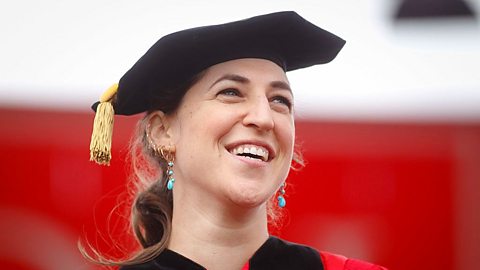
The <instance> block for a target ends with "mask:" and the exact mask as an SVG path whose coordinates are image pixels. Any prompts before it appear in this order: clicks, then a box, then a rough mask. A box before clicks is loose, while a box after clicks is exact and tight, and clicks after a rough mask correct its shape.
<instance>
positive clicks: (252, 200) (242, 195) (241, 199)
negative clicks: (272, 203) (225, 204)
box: [228, 187, 270, 208]
mask: <svg viewBox="0 0 480 270" xmlns="http://www.w3.org/2000/svg"><path fill="white" fill-rule="evenodd" d="M228 197H229V199H230V201H232V202H233V203H234V204H235V205H238V206H241V207H246V208H253V207H258V206H260V205H262V204H264V203H265V202H266V201H267V200H268V199H269V197H270V196H269V194H266V193H265V192H261V191H260V190H258V188H245V187H244V188H240V189H239V188H238V187H237V188H235V189H234V190H230V192H229V196H228Z"/></svg>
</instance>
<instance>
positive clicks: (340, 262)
mask: <svg viewBox="0 0 480 270" xmlns="http://www.w3.org/2000/svg"><path fill="white" fill-rule="evenodd" d="M322 261H326V262H327V265H326V266H327V267H324V263H323V262H322ZM328 265H330V266H328ZM120 269H121V270H205V268H204V267H203V266H201V265H199V264H198V263H196V262H194V261H192V260H190V259H188V258H186V257H184V256H182V255H180V254H178V253H176V252H174V251H172V250H168V249H167V250H165V251H163V252H162V253H161V254H160V255H159V256H157V257H156V258H155V259H153V260H151V261H148V262H146V263H142V264H137V265H131V266H123V267H121V268H120ZM243 269H244V270H273V269H274V270H296V269H298V270H343V269H352V270H353V269H359V270H360V269H362V270H363V269H365V270H367V269H371V270H375V269H379V270H380V269H384V268H382V267H379V266H376V265H373V264H370V263H366V262H362V261H358V260H352V259H347V258H345V257H342V256H338V255H333V254H322V255H320V253H319V252H318V251H316V250H315V249H313V248H311V247H307V246H303V245H299V244H294V243H290V242H287V241H284V240H281V239H279V238H277V237H274V236H270V237H269V238H268V240H267V241H266V242H265V243H264V244H263V245H262V246H261V247H260V248H259V249H258V250H257V251H256V252H255V254H253V256H252V257H251V258H250V260H249V261H248V263H247V264H245V266H244V267H243Z"/></svg>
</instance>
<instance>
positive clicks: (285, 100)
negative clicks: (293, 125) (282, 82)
mask: <svg viewBox="0 0 480 270" xmlns="http://www.w3.org/2000/svg"><path fill="white" fill-rule="evenodd" d="M271 100H272V103H274V104H279V105H282V106H285V107H287V108H288V109H289V110H291V109H292V102H291V101H290V99H288V98H286V97H284V96H275V97H273V98H272V99H271Z"/></svg>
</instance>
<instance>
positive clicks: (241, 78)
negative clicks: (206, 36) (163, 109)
mask: <svg viewBox="0 0 480 270" xmlns="http://www.w3.org/2000/svg"><path fill="white" fill-rule="evenodd" d="M292 106H293V96H292V92H291V90H290V87H289V83H288V80H287V77H286V75H285V72H284V71H283V70H282V69H281V68H280V67H279V66H278V65H276V64H275V63H273V62H270V61H267V60H262V59H239V60H232V61H228V62H224V63H221V64H217V65H214V66H212V67H210V68H209V69H207V70H206V72H205V74H204V76H203V77H202V78H201V79H200V80H199V81H198V82H197V83H196V84H195V85H193V86H192V87H191V88H190V89H189V90H188V91H187V93H186V94H185V96H184V98H183V100H182V102H181V103H180V105H179V107H178V109H177V111H176V112H175V113H173V114H171V115H168V116H167V122H168V132H167V133H168V134H169V138H170V140H171V143H172V144H173V145H175V147H176V154H175V166H174V171H175V179H176V181H175V188H174V197H177V199H179V200H181V201H183V200H193V201H196V202H197V203H198V202H201V203H206V204H209V203H222V204H225V205H236V206H241V207H255V206H259V205H262V204H264V203H265V202H266V201H267V200H268V199H269V198H270V197H271V196H272V195H273V194H274V193H275V191H276V190H277V189H278V187H279V186H280V185H281V183H282V182H283V181H284V180H285V179H286V177H287V174H288V171H289V168H290V164H291V160H292V155H293V146H294V136H295V135H294V134H295V127H294V118H293V107H292ZM175 202H176V203H177V200H176V201H175Z"/></svg>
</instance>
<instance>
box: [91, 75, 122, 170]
mask: <svg viewBox="0 0 480 270" xmlns="http://www.w3.org/2000/svg"><path fill="white" fill-rule="evenodd" d="M117 89H118V84H114V85H112V86H111V87H110V88H108V89H107V91H105V93H103V95H102V96H101V97H100V104H98V107H97V112H96V113H95V120H94V122H93V131H92V139H91V141H90V161H95V162H96V163H98V164H100V165H110V160H111V159H112V135H113V117H114V114H115V112H114V111H113V106H112V103H111V101H112V99H113V97H114V96H115V94H116V93H117Z"/></svg>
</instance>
